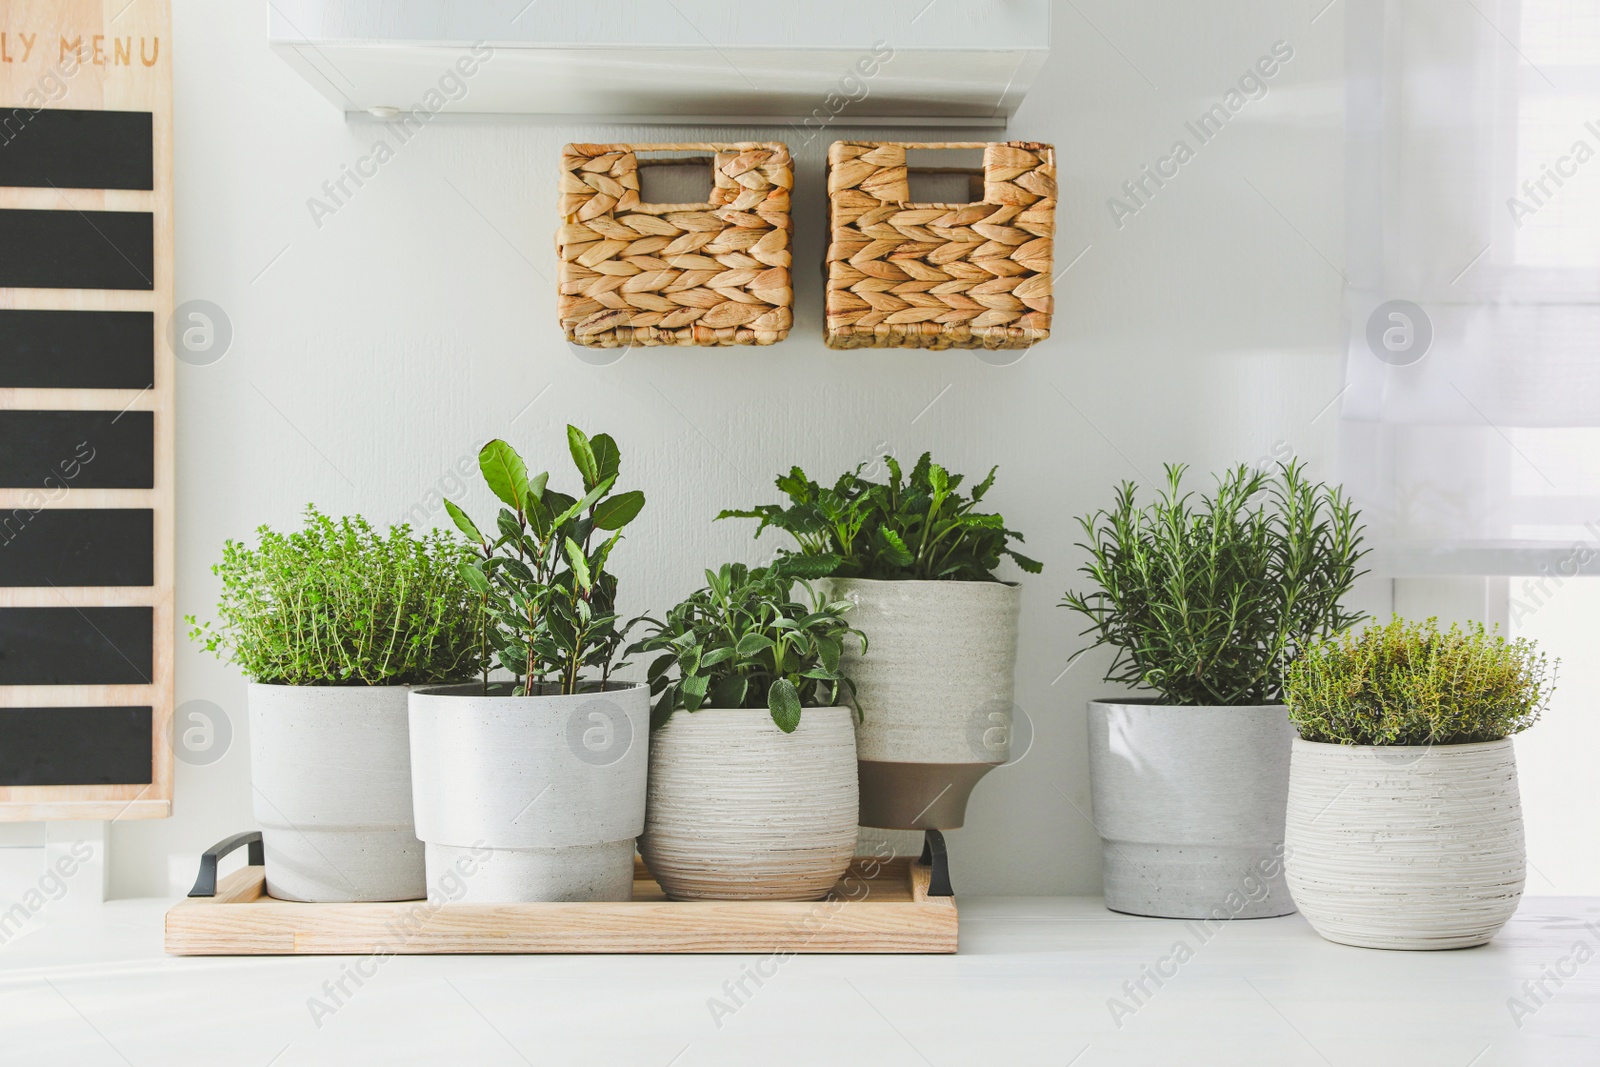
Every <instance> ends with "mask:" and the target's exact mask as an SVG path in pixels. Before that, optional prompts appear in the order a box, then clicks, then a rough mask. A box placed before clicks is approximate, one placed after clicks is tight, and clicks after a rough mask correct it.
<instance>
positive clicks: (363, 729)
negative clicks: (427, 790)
mask: <svg viewBox="0 0 1600 1067" xmlns="http://www.w3.org/2000/svg"><path fill="white" fill-rule="evenodd" d="M407 692H408V689H407V687H406V686H321V685H257V684H251V686H250V690H249V704H250V777H251V786H252V788H251V795H252V797H253V799H254V806H255V816H256V822H257V824H258V825H259V826H260V827H261V838H262V844H263V846H264V848H265V851H266V861H267V892H268V893H269V894H271V895H272V896H275V897H279V898H282V899H284V900H310V901H326V902H344V901H368V900H414V899H417V898H419V897H421V896H422V895H423V862H422V844H421V843H420V842H419V841H418V840H417V836H416V833H415V832H414V830H413V827H412V823H411V748H410V743H409V741H408V740H407V726H406V694H407Z"/></svg>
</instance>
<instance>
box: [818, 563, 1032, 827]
mask: <svg viewBox="0 0 1600 1067" xmlns="http://www.w3.org/2000/svg"><path fill="white" fill-rule="evenodd" d="M821 585H822V587H823V588H824V589H825V590H826V591H827V595H828V596H829V597H830V598H831V599H836V600H848V601H850V602H851V603H852V604H854V605H855V608H854V610H853V611H852V612H851V613H850V615H849V621H850V625H852V626H854V627H856V628H857V629H859V630H861V631H862V632H863V633H865V634H866V635H867V641H868V646H869V647H868V650H867V655H866V656H865V657H863V656H860V655H858V654H857V652H856V651H854V650H853V648H854V642H849V643H847V646H846V647H847V651H846V653H845V655H844V657H843V666H842V670H843V671H844V673H845V675H846V676H848V677H849V678H851V679H853V680H854V682H855V685H856V697H857V700H858V702H859V705H860V707H861V711H862V715H863V716H864V721H862V722H861V723H859V724H858V725H857V726H856V755H857V758H858V760H859V761H860V762H859V764H858V771H859V775H860V787H861V816H860V818H861V824H862V825H863V826H873V827H881V828H885V829H900V830H921V829H929V828H932V829H954V828H956V827H959V826H961V825H962V823H963V822H964V821H965V820H966V811H967V798H968V796H969V795H970V794H971V792H972V787H973V786H975V785H976V784H977V783H978V779H980V778H982V777H983V776H984V775H985V774H987V773H989V771H990V770H992V769H993V768H995V767H998V766H999V765H1000V764H1002V763H1004V762H1006V760H1007V759H1008V758H1010V755H1011V718H1012V696H1013V680H1012V674H1013V672H1014V670H1015V668H1016V662H1017V615H1018V611H1019V608H1020V605H1021V590H1020V589H1019V588H1018V587H1017V586H1016V585H1010V584H1006V583H1003V582H884V581H874V580H869V579H865V578H830V579H827V580H826V581H825V582H823V583H821Z"/></svg>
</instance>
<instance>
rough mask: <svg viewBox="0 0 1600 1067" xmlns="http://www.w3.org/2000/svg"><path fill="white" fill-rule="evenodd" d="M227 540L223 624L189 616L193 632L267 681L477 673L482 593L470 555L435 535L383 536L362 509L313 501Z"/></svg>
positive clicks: (421, 681)
mask: <svg viewBox="0 0 1600 1067" xmlns="http://www.w3.org/2000/svg"><path fill="white" fill-rule="evenodd" d="M256 536H257V538H258V544H257V545H256V546H255V547H251V546H250V545H246V544H243V543H240V542H237V541H233V540H229V541H228V542H227V543H225V544H224V545H223V549H222V562H220V563H218V564H217V565H215V566H214V567H212V568H211V572H212V573H213V574H215V575H217V577H219V578H221V579H222V598H221V601H220V602H219V604H218V605H217V615H218V619H219V621H218V622H217V623H216V624H215V625H213V624H211V623H209V622H208V623H205V624H203V625H202V624H200V623H199V622H197V620H196V618H195V616H193V615H189V616H186V617H185V621H186V622H188V623H189V625H190V627H191V629H190V631H189V636H190V638H191V639H193V640H195V641H198V642H201V643H202V645H203V646H204V648H205V650H206V651H208V652H211V653H213V654H215V655H216V656H217V657H218V658H219V659H223V660H226V661H228V662H231V663H234V664H237V665H238V666H239V668H240V669H241V670H243V671H244V673H245V674H246V675H247V676H249V677H250V678H252V679H253V680H255V681H257V682H261V683H264V684H267V685H425V684H433V683H438V682H449V681H457V680H460V679H462V678H470V677H472V675H473V674H474V673H476V672H477V670H478V657H479V641H478V631H479V624H478V615H479V606H478V597H477V595H476V594H475V593H474V592H473V590H472V588H471V587H470V586H469V585H468V584H467V580H466V579H465V578H464V577H463V576H462V574H461V567H462V565H463V564H466V563H468V562H470V560H471V554H470V553H469V552H468V551H467V549H466V548H465V547H464V546H463V545H461V544H460V543H459V542H457V541H455V540H454V539H453V538H450V537H448V536H447V535H445V534H442V533H439V532H438V531H434V532H431V533H429V534H427V535H425V536H423V537H413V536H412V535H411V528H410V527H408V526H391V527H390V528H389V532H388V535H387V536H385V535H382V534H379V533H378V532H377V531H376V530H375V529H373V527H372V525H371V524H370V523H368V522H367V520H365V519H363V518H361V517H360V516H354V517H347V518H341V519H338V520H334V519H331V518H329V517H328V516H326V515H324V514H322V513H321V512H320V511H318V510H317V509H316V508H315V507H314V506H310V505H308V506H307V507H306V510H305V528H304V529H303V530H300V531H298V532H296V533H290V534H281V533H278V532H276V531H274V530H272V529H271V528H270V527H267V526H262V527H260V528H259V529H257V530H256Z"/></svg>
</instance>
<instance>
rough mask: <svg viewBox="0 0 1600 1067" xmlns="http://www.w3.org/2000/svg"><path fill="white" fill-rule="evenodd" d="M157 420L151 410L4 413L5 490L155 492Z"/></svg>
mask: <svg viewBox="0 0 1600 1067" xmlns="http://www.w3.org/2000/svg"><path fill="white" fill-rule="evenodd" d="M154 485H155V416H154V413H153V412H149V411H0V486H6V487H10V488H28V489H35V488H36V489H47V490H51V491H57V490H61V489H150V488H153V487H154Z"/></svg>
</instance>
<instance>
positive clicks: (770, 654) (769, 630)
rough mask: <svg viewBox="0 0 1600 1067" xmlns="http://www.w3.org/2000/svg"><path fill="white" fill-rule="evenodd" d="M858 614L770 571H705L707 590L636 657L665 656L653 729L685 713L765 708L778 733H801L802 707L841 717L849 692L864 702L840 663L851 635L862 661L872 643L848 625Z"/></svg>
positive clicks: (654, 668) (637, 648)
mask: <svg viewBox="0 0 1600 1067" xmlns="http://www.w3.org/2000/svg"><path fill="white" fill-rule="evenodd" d="M797 584H798V585H799V586H801V587H802V588H803V589H804V591H805V599H804V600H803V601H802V600H798V599H796V597H795V586H796V585H797ZM850 606H851V605H850V603H849V602H848V601H844V600H836V601H832V602H829V601H827V600H825V599H824V598H823V597H822V596H820V595H819V594H817V593H816V592H815V591H814V590H813V589H812V588H811V586H810V585H809V584H808V583H806V582H803V581H797V580H796V579H795V578H793V577H792V576H789V575H785V574H782V573H781V572H777V571H774V570H771V569H767V568H757V569H755V570H751V569H750V568H748V567H746V566H745V565H744V564H742V563H728V564H724V565H723V566H722V568H721V569H720V570H717V571H715V572H713V571H709V570H708V571H706V584H705V587H704V588H703V589H699V590H697V591H696V592H694V593H691V594H690V595H689V596H688V597H687V598H686V599H685V600H684V601H683V602H682V603H680V604H678V605H677V606H676V607H674V608H673V609H672V610H671V611H669V612H668V613H667V618H666V621H665V622H655V621H654V620H650V622H651V626H652V627H653V628H652V630H651V632H650V633H649V635H648V636H646V637H645V638H644V639H643V640H642V641H640V642H638V643H637V644H635V645H634V646H633V647H632V648H630V649H629V650H628V651H629V652H630V653H631V652H660V653H662V655H661V656H658V657H657V658H656V659H655V661H654V662H652V663H651V664H650V670H649V675H648V677H649V680H650V692H651V693H652V694H654V695H655V696H656V697H657V698H658V699H657V700H656V704H655V708H654V710H653V711H652V713H651V715H650V724H651V726H653V727H659V726H663V725H665V724H666V722H667V720H668V719H670V718H671V717H672V713H673V712H674V711H676V710H678V709H679V708H682V709H684V710H687V711H691V712H693V711H698V710H699V709H700V708H702V707H706V708H766V709H767V710H768V711H769V712H770V713H771V715H772V721H773V722H774V723H776V724H777V726H778V729H780V730H782V731H783V732H784V733H793V732H794V729H795V727H797V726H799V725H800V709H801V708H802V707H808V708H809V707H824V708H826V707H835V706H837V705H838V703H839V694H840V692H841V690H842V689H849V690H850V692H851V694H852V695H853V694H854V692H855V688H854V686H853V685H852V684H851V682H850V679H848V678H846V677H844V676H843V675H842V674H840V673H839V654H840V653H841V652H842V651H843V648H844V638H845V636H846V635H847V634H850V635H854V636H855V637H856V638H857V639H858V640H860V642H861V647H862V650H863V651H865V649H866V645H867V638H866V635H865V634H863V633H862V632H861V631H860V630H855V629H852V628H851V627H850V624H849V623H847V622H845V620H844V614H845V612H847V611H849V610H850ZM674 672H675V676H674Z"/></svg>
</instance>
